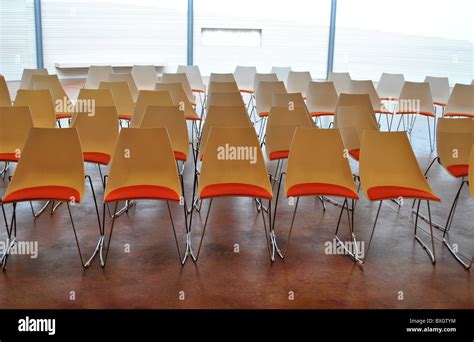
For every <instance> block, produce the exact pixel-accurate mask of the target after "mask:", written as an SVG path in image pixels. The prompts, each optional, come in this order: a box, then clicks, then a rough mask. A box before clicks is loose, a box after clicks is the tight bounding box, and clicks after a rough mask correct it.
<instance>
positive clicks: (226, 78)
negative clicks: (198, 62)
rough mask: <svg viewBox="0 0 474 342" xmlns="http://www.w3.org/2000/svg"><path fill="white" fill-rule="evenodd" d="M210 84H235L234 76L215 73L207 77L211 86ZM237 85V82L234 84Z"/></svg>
mask: <svg viewBox="0 0 474 342" xmlns="http://www.w3.org/2000/svg"><path fill="white" fill-rule="evenodd" d="M212 82H236V81H235V77H234V74H230V73H227V74H217V73H214V72H213V73H211V75H210V76H209V83H208V84H211V83H212ZM236 83H237V82H236Z"/></svg>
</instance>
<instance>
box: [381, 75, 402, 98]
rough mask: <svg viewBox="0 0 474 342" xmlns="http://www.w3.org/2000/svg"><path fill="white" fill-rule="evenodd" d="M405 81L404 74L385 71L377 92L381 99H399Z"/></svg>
mask: <svg viewBox="0 0 474 342" xmlns="http://www.w3.org/2000/svg"><path fill="white" fill-rule="evenodd" d="M404 83H405V77H404V76H403V74H389V73H383V74H382V76H381V77H380V80H379V83H378V84H377V93H378V94H379V96H380V98H381V99H384V100H389V99H394V100H398V98H399V97H400V93H401V91H402V88H403V84H404Z"/></svg>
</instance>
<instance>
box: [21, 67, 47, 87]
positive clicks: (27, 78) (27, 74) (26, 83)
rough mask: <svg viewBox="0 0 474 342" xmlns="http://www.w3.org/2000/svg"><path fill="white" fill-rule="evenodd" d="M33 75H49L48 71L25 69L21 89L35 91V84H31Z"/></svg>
mask: <svg viewBox="0 0 474 342" xmlns="http://www.w3.org/2000/svg"><path fill="white" fill-rule="evenodd" d="M33 75H48V69H23V74H22V75H21V81H20V89H33V84H32V83H31V77H32V76H33Z"/></svg>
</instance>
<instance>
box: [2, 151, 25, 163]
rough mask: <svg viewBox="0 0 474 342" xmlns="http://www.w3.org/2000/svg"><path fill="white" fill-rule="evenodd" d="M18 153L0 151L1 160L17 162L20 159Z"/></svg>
mask: <svg viewBox="0 0 474 342" xmlns="http://www.w3.org/2000/svg"><path fill="white" fill-rule="evenodd" d="M18 159H20V158H18V157H17V154H16V153H0V160H1V161H11V162H16V161H18Z"/></svg>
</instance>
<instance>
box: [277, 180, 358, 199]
mask: <svg viewBox="0 0 474 342" xmlns="http://www.w3.org/2000/svg"><path fill="white" fill-rule="evenodd" d="M308 195H312V196H314V195H327V196H339V197H346V198H353V199H359V195H357V194H356V193H355V192H354V191H352V190H351V189H348V188H346V187H343V186H339V185H333V184H326V183H303V184H297V185H293V186H292V187H291V188H289V189H288V192H287V194H286V196H287V197H299V196H308Z"/></svg>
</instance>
